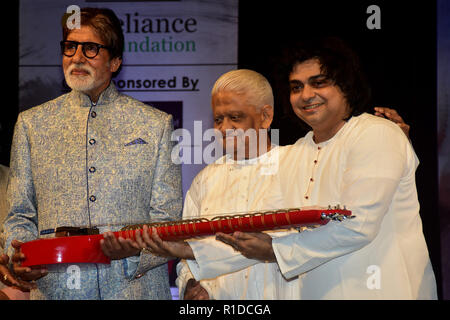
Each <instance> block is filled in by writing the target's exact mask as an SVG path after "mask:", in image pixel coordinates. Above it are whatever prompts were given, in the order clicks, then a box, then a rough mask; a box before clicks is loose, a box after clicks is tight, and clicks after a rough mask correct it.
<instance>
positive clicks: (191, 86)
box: [19, 0, 238, 193]
mask: <svg viewBox="0 0 450 320" xmlns="http://www.w3.org/2000/svg"><path fill="white" fill-rule="evenodd" d="M71 5H76V6H78V7H80V8H82V7H108V8H110V9H112V10H114V12H115V13H116V14H117V16H118V17H119V19H120V20H121V21H122V23H123V24H122V29H123V31H124V35H125V47H124V51H125V52H124V58H123V68H122V70H121V72H120V74H119V75H118V77H116V78H114V79H113V80H114V82H115V84H116V86H117V88H118V89H119V90H120V91H122V92H123V93H125V94H128V95H130V96H133V97H135V98H136V99H138V100H140V101H143V102H145V103H148V104H150V105H152V106H154V107H157V108H159V109H161V110H163V111H166V112H168V113H170V114H172V115H173V117H174V126H175V128H181V127H183V128H185V129H187V130H189V132H191V133H192V137H191V138H192V141H188V140H185V141H183V148H186V147H188V145H189V146H190V147H191V151H192V152H191V155H192V159H191V161H190V163H186V164H183V165H182V174H183V191H184V193H185V192H186V191H187V189H188V188H189V186H190V184H191V181H192V179H193V178H194V177H195V175H196V174H197V173H198V171H200V170H201V168H203V167H204V166H205V163H204V161H203V159H199V158H198V157H197V158H196V159H194V154H195V150H200V152H201V150H202V148H203V144H205V145H206V144H208V143H210V142H208V141H206V142H203V141H202V137H201V136H200V137H196V139H194V136H193V133H194V121H202V122H201V126H202V128H203V130H205V129H207V128H211V127H212V124H213V122H212V113H211V107H210V91H211V88H212V86H213V84H214V82H215V81H216V79H217V78H218V77H219V76H220V75H221V74H222V73H224V72H226V71H228V70H231V69H236V67H237V31H238V30H237V28H238V24H237V22H238V17H237V15H238V0H207V1H205V0H202V1H200V0H179V1H138V2H137V1H111V2H106V1H101V0H99V1H94V0H85V1H75V0H21V1H20V17H19V18H20V26H19V55H20V58H19V111H23V110H25V109H28V108H30V107H33V106H36V105H38V104H41V103H43V102H46V101H48V100H51V99H53V98H56V97H57V96H59V95H61V94H63V93H65V92H67V91H68V90H69V88H68V87H67V86H66V85H65V82H64V75H63V72H62V68H61V59H62V56H61V53H60V48H59V42H60V41H61V40H62V31H61V29H62V28H61V18H62V16H63V14H64V13H65V12H67V9H68V7H69V6H71ZM70 12H71V13H74V11H72V10H70ZM71 22H75V23H76V20H71ZM199 124H200V123H198V122H197V128H199ZM199 133H200V134H202V132H199ZM194 141H195V142H194ZM194 149H195V150H194ZM186 162H189V161H186Z"/></svg>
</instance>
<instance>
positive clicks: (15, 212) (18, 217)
mask: <svg viewBox="0 0 450 320" xmlns="http://www.w3.org/2000/svg"><path fill="white" fill-rule="evenodd" d="M7 198H8V203H9V207H8V208H9V209H8V215H7V217H6V219H5V223H4V232H5V238H6V243H5V252H6V253H7V254H8V255H9V256H12V254H13V253H14V249H13V248H12V247H11V241H12V240H14V239H16V240H19V241H22V242H27V241H31V240H34V239H36V238H37V237H38V228H37V206H36V194H35V189H34V185H33V177H32V171H31V157H30V143H29V140H28V130H27V126H26V124H25V122H24V120H23V118H22V114H19V117H18V119H17V122H16V125H15V128H14V136H13V142H12V146H11V163H10V178H9V183H8V189H7Z"/></svg>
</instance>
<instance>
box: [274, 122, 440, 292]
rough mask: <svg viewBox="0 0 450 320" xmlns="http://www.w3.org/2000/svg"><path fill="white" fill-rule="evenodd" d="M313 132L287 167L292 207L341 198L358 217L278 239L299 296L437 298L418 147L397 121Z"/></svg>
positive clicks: (281, 261) (284, 176)
mask: <svg viewBox="0 0 450 320" xmlns="http://www.w3.org/2000/svg"><path fill="white" fill-rule="evenodd" d="M312 138H313V133H312V132H309V133H308V134H307V135H306V136H305V138H302V139H300V140H299V141H297V143H296V144H295V145H293V146H290V147H289V148H291V150H290V151H289V152H287V153H286V155H287V158H286V159H284V160H283V163H282V168H283V170H281V171H280V177H279V178H280V179H281V180H282V181H283V184H282V192H283V194H284V195H285V196H286V198H285V201H286V204H287V205H288V206H307V205H319V206H328V205H336V204H340V205H341V206H343V205H345V206H346V207H347V209H350V210H351V211H352V212H353V214H354V215H355V216H356V218H354V219H352V220H348V221H344V222H330V223H328V224H327V225H325V226H322V227H320V228H317V229H314V230H311V231H307V232H302V233H297V234H292V235H287V236H286V237H283V238H277V239H274V240H273V248H274V251H275V254H276V257H277V262H278V266H279V268H280V270H281V273H282V274H283V275H284V276H285V277H287V278H292V277H296V276H299V275H301V276H300V282H301V286H299V288H298V289H299V298H300V299H436V298H437V293H436V282H435V277H434V273H433V270H432V267H431V263H430V259H429V255H428V250H427V246H426V243H425V239H424V236H423V232H422V222H421V219H420V215H419V202H418V198H417V192H416V185H415V170H416V167H417V165H418V161H417V158H416V156H415V153H414V151H413V149H412V147H411V145H410V143H409V141H408V140H407V138H406V137H405V135H404V134H403V132H402V131H401V130H400V129H399V127H398V126H397V125H395V124H394V123H392V122H390V121H387V120H385V119H381V118H378V117H375V116H372V115H368V114H363V115H361V116H358V117H353V118H351V119H350V120H349V121H348V122H347V123H346V124H345V125H344V127H343V128H341V130H340V131H339V132H338V133H337V134H336V135H335V136H334V137H333V138H331V139H330V140H328V141H325V142H323V143H320V144H316V143H314V141H313V139H312Z"/></svg>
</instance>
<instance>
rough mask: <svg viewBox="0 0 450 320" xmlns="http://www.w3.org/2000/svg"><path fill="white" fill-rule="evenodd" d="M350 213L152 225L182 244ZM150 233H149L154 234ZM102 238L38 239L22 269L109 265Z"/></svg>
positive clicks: (294, 212)
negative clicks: (82, 264)
mask: <svg viewBox="0 0 450 320" xmlns="http://www.w3.org/2000/svg"><path fill="white" fill-rule="evenodd" d="M353 217H354V216H352V215H351V211H349V210H346V209H345V208H344V209H340V208H339V207H337V208H335V209H331V208H328V209H312V210H301V209H286V210H277V211H267V212H263V213H248V214H240V215H232V216H218V217H215V218H213V219H211V220H208V219H206V218H199V219H192V220H182V221H173V222H163V223H150V224H147V225H148V226H149V227H155V228H156V231H157V233H158V235H159V237H161V239H162V240H166V241H179V240H184V239H189V238H193V237H199V236H208V235H213V234H215V233H216V232H223V233H232V232H234V231H244V232H257V231H265V230H275V229H286V228H296V227H302V226H311V225H324V224H327V223H328V222H329V221H330V220H337V221H342V220H345V219H348V218H353ZM142 227H143V224H138V225H132V226H128V227H125V228H123V229H122V230H120V231H117V232H114V235H115V236H116V237H122V238H124V239H128V238H131V239H135V236H136V231H138V230H139V231H140V232H142ZM151 230H152V229H149V233H150V234H151ZM101 239H103V235H102V234H94V235H82V236H68V237H57V238H50V239H39V240H33V241H29V242H26V243H24V244H22V247H21V250H22V252H23V253H24V254H25V257H26V258H25V260H24V261H23V262H22V266H24V267H28V266H37V265H48V264H58V263H69V264H70V263H110V259H109V258H108V257H107V256H105V255H104V254H103V251H102V250H101V248H100V240H101Z"/></svg>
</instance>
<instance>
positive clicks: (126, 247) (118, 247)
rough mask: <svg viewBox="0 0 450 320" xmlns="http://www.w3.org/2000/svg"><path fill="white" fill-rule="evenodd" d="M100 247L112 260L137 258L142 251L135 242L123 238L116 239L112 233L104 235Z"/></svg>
mask: <svg viewBox="0 0 450 320" xmlns="http://www.w3.org/2000/svg"><path fill="white" fill-rule="evenodd" d="M100 247H101V248H102V251H103V253H104V254H105V255H106V256H108V257H110V258H111V259H112V260H119V259H124V258H128V257H131V256H137V255H139V253H140V251H141V249H140V248H139V245H138V244H137V243H136V242H135V241H133V240H131V239H124V238H122V237H119V238H116V237H115V236H114V234H113V233H112V232H106V233H104V234H103V239H102V240H100Z"/></svg>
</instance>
